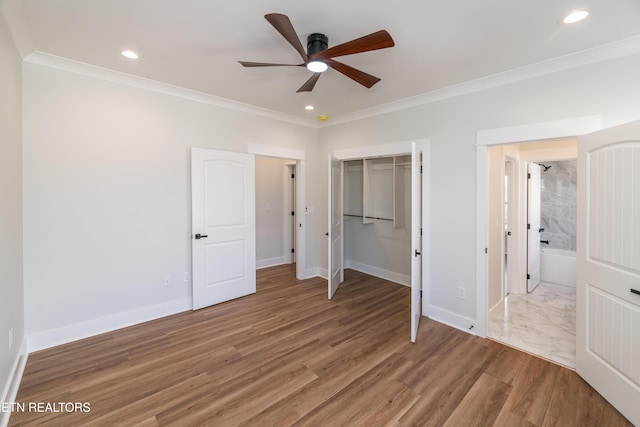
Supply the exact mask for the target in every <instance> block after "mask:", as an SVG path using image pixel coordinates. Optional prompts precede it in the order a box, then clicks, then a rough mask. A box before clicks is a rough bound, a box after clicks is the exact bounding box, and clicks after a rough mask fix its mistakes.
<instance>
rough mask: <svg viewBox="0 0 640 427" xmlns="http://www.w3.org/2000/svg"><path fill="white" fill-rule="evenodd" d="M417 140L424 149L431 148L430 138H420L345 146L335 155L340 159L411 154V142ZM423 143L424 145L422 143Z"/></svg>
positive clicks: (334, 153) (334, 154) (335, 152)
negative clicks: (388, 142)
mask: <svg viewBox="0 0 640 427" xmlns="http://www.w3.org/2000/svg"><path fill="white" fill-rule="evenodd" d="M413 142H417V143H418V146H419V147H420V148H421V149H422V150H423V151H425V150H429V140H428V139H419V140H416V141H405V142H393V143H390V144H378V145H368V146H365V147H354V148H345V149H344V150H336V151H334V152H333V156H334V157H335V158H336V159H339V160H350V159H362V158H371V157H386V156H399V155H404V154H411V144H412V143H413ZM420 144H422V145H420Z"/></svg>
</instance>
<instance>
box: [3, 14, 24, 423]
mask: <svg viewBox="0 0 640 427" xmlns="http://www.w3.org/2000/svg"><path fill="white" fill-rule="evenodd" d="M20 63H21V58H20V56H19V55H18V51H17V50H16V48H15V46H14V45H13V41H12V38H11V35H10V34H9V32H8V30H7V27H6V25H5V23H4V20H3V19H2V16H0V402H2V401H3V400H4V398H5V396H6V393H8V391H9V390H8V388H9V381H10V380H11V378H10V377H11V375H12V370H13V368H14V366H16V364H17V360H18V356H19V351H20V346H21V343H22V341H23V338H24V310H23V307H24V303H23V280H22V147H21V139H22V136H21V121H22V118H21V77H20ZM10 328H11V329H12V330H13V345H12V347H11V349H9V346H8V343H9V329H10ZM0 412H1V411H0ZM2 422H3V420H2V414H0V424H2Z"/></svg>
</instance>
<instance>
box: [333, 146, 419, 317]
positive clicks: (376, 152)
mask: <svg viewBox="0 0 640 427" xmlns="http://www.w3.org/2000/svg"><path fill="white" fill-rule="evenodd" d="M413 143H415V144H416V147H417V148H418V151H421V152H422V167H423V176H422V203H423V206H425V207H426V209H423V210H422V229H423V230H424V231H425V235H424V236H423V239H422V315H423V316H427V317H429V307H430V306H431V304H430V303H431V239H430V237H429V234H428V233H429V230H430V224H431V215H430V213H431V179H430V173H431V141H430V140H429V139H427V138H424V139H415V140H411V141H403V142H393V143H387V144H378V145H367V146H362V147H354V148H347V149H343V150H335V151H333V152H332V153H330V154H331V155H333V156H334V157H335V158H336V159H338V160H340V161H343V162H344V161H347V160H359V159H364V158H372V157H392V156H403V155H410V154H411V147H412V144H413ZM327 221H328V220H327ZM343 257H344V253H343ZM328 262H329V260H327V269H328ZM327 271H328V270H327ZM327 276H328V273H327Z"/></svg>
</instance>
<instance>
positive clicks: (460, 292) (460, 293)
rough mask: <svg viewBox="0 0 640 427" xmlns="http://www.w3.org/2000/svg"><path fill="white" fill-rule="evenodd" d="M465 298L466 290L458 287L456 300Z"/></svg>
mask: <svg viewBox="0 0 640 427" xmlns="http://www.w3.org/2000/svg"><path fill="white" fill-rule="evenodd" d="M466 298H467V290H466V289H465V288H463V287H462V286H458V299H466Z"/></svg>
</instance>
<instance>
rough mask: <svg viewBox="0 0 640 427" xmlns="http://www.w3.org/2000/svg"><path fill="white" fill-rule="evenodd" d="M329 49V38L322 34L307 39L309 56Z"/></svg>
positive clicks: (315, 34) (311, 35) (312, 35)
mask: <svg viewBox="0 0 640 427" xmlns="http://www.w3.org/2000/svg"><path fill="white" fill-rule="evenodd" d="M327 47H329V37H327V36H325V35H324V34H320V33H313V34H309V36H308V37H307V55H309V56H311V55H313V54H314V53H318V52H322V51H323V50H326V49H327Z"/></svg>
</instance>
